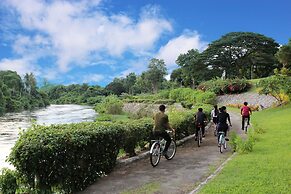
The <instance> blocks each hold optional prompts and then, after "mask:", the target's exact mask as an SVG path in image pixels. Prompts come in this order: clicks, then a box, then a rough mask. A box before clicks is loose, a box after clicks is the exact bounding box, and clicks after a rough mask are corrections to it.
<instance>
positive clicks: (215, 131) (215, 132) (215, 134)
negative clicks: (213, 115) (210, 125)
mask: <svg viewBox="0 0 291 194" xmlns="http://www.w3.org/2000/svg"><path fill="white" fill-rule="evenodd" d="M214 136H215V137H216V136H217V124H215V123H214Z"/></svg>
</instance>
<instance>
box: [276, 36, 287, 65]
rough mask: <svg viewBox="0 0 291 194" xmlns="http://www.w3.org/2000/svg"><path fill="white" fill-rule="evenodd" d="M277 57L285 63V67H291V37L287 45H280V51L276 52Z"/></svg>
mask: <svg viewBox="0 0 291 194" xmlns="http://www.w3.org/2000/svg"><path fill="white" fill-rule="evenodd" d="M276 57H277V59H278V60H279V62H280V63H282V64H283V68H287V69H290V68H291V39H289V42H288V44H287V45H283V46H282V47H280V49H279V51H278V52H277V53H276Z"/></svg>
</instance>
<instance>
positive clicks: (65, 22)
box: [0, 0, 291, 86]
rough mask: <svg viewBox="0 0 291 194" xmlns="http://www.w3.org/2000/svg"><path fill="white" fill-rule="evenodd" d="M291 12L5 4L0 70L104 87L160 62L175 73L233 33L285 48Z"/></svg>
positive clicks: (52, 0)
mask: <svg viewBox="0 0 291 194" xmlns="http://www.w3.org/2000/svg"><path fill="white" fill-rule="evenodd" d="M290 8H291V1H290V0H276V1H274V0H244V1H239V0H203V1H202V0H200V1H198V0H179V1H177V0H67V1H66V0H1V1H0V70H13V71H16V72H17V73H18V74H20V75H22V76H23V75H24V74H25V73H30V72H32V73H34V75H35V76H36V77H37V79H38V80H39V82H41V80H43V79H46V80H47V81H49V82H50V83H54V84H64V85H68V84H77V83H79V84H81V83H88V84H90V85H100V86H106V85H107V84H108V83H110V82H111V81H112V80H113V79H114V78H115V77H125V76H126V75H128V74H129V73H131V72H135V73H136V74H138V75H139V74H141V72H143V71H145V70H146V69H147V66H148V64H149V60H150V59H152V58H158V59H163V60H164V61H165V64H166V67H167V69H168V73H169V75H170V73H171V72H172V70H173V69H175V68H177V65H176V64H175V60H176V59H177V57H178V56H179V55H180V54H182V53H187V51H188V50H190V49H198V50H199V51H200V52H202V51H203V50H205V49H206V48H207V45H208V44H209V43H211V42H212V41H214V40H217V39H219V38H220V37H221V36H223V35H225V34H226V33H229V32H255V33H260V34H263V35H265V36H267V37H270V38H273V39H274V40H275V41H276V42H278V43H279V44H287V42H288V40H289V39H290V38H291V11H290ZM169 75H168V77H169Z"/></svg>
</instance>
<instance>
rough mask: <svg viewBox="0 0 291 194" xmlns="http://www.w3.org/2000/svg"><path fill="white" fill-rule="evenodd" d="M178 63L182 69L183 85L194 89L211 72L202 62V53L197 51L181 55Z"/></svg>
mask: <svg viewBox="0 0 291 194" xmlns="http://www.w3.org/2000/svg"><path fill="white" fill-rule="evenodd" d="M176 63H177V64H178V65H179V66H180V67H181V73H182V74H181V77H182V80H183V81H182V82H183V84H184V85H185V86H190V87H192V88H195V86H196V85H197V84H198V83H199V82H201V81H203V80H205V79H206V78H207V74H208V72H209V71H210V70H209V69H208V68H207V66H206V64H204V63H202V62H201V60H200V53H199V51H198V50H197V49H195V50H194V49H191V50H189V51H188V52H187V53H186V54H181V55H179V57H178V58H177V60H176ZM174 73H177V72H174Z"/></svg>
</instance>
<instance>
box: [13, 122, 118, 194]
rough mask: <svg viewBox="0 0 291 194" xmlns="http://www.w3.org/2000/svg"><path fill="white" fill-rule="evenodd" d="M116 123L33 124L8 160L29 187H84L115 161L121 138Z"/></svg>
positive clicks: (65, 188) (45, 188) (68, 188)
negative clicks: (24, 178) (46, 125)
mask: <svg viewBox="0 0 291 194" xmlns="http://www.w3.org/2000/svg"><path fill="white" fill-rule="evenodd" d="M122 129H123V128H122V126H120V125H118V124H114V126H113V125H110V124H103V125H101V124H98V123H96V124H95V123H79V124H68V125H52V126H50V127H45V126H33V127H32V128H31V129H28V130H27V131H26V132H25V133H22V134H21V136H20V138H19V139H18V141H17V142H16V144H15V146H14V148H13V150H12V152H11V154H10V157H9V161H10V162H11V163H12V164H13V165H14V166H15V168H16V169H17V170H18V171H19V172H20V173H21V174H23V175H24V176H25V177H26V179H27V180H28V183H29V185H30V186H31V187H33V185H34V183H35V182H34V179H35V177H37V187H38V188H39V189H43V190H50V189H51V187H60V188H61V189H62V190H64V191H65V192H66V193H71V192H73V191H77V190H80V189H84V188H85V187H86V186H88V185H89V184H91V183H92V182H93V181H95V180H96V178H98V177H100V176H102V175H103V174H104V173H108V172H110V171H111V170H112V168H113V167H114V165H115V160H116V157H117V154H118V150H119V148H120V147H121V142H122V141H120V140H122V138H123V132H122Z"/></svg>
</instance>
